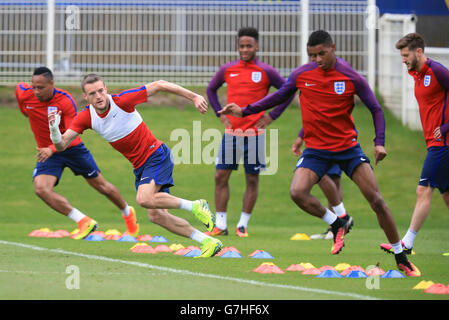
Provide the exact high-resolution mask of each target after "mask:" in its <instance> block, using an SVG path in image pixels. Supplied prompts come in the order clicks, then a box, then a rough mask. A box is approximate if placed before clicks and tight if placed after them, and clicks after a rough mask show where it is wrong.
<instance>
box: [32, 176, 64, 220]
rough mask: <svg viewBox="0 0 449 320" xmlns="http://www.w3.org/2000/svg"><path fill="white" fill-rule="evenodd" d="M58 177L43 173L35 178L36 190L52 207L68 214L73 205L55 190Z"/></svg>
mask: <svg viewBox="0 0 449 320" xmlns="http://www.w3.org/2000/svg"><path fill="white" fill-rule="evenodd" d="M56 181H57V177H55V176H52V175H47V174H41V175H38V176H36V177H35V178H34V181H33V183H34V192H35V193H36V195H37V196H38V197H39V198H41V199H42V200H43V201H44V202H45V203H46V204H47V205H48V206H49V207H50V208H52V209H53V210H55V211H57V212H59V213H60V214H63V215H65V216H68V215H69V213H70V212H71V211H72V209H73V207H72V206H71V205H70V203H69V202H68V200H67V199H66V198H65V197H63V196H62V195H60V194H59V193H57V192H55V191H54V189H53V188H54V186H55V184H56Z"/></svg>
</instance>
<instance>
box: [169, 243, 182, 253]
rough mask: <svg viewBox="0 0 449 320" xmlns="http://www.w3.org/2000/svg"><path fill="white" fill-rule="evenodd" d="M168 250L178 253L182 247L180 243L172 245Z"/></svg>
mask: <svg viewBox="0 0 449 320" xmlns="http://www.w3.org/2000/svg"><path fill="white" fill-rule="evenodd" d="M169 248H170V250H171V251H173V252H175V251H178V250H179V249H183V248H184V246H183V245H182V244H180V243H173V244H171V245H170V246H169Z"/></svg>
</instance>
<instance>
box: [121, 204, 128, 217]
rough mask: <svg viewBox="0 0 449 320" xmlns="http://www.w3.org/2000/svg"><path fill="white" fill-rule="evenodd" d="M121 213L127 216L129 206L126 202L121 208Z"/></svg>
mask: <svg viewBox="0 0 449 320" xmlns="http://www.w3.org/2000/svg"><path fill="white" fill-rule="evenodd" d="M122 213H123V215H124V216H125V217H127V216H129V206H128V204H126V207H125V209H123V210H122Z"/></svg>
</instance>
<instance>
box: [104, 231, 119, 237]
mask: <svg viewBox="0 0 449 320" xmlns="http://www.w3.org/2000/svg"><path fill="white" fill-rule="evenodd" d="M104 234H105V235H107V236H121V235H122V233H121V232H120V231H118V230H117V229H109V230H106V232H105V233H104Z"/></svg>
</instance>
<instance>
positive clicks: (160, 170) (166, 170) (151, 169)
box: [134, 144, 174, 193]
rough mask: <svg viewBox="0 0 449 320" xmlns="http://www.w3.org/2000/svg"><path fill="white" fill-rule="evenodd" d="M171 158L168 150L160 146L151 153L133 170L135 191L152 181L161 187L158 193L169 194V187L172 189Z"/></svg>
mask: <svg viewBox="0 0 449 320" xmlns="http://www.w3.org/2000/svg"><path fill="white" fill-rule="evenodd" d="M173 167H174V162H173V156H172V153H171V151H170V148H169V147H167V145H166V144H162V145H161V146H160V147H159V148H157V150H156V151H155V152H153V153H152V154H151V155H150V156H149V157H148V159H147V161H145V163H144V164H143V165H141V166H140V167H139V168H137V169H134V175H135V176H136V181H135V185H136V190H137V189H138V188H139V186H140V185H141V184H146V183H150V182H151V181H152V180H154V182H155V183H156V185H161V186H162V187H161V189H160V190H159V192H166V193H170V189H169V188H170V187H173V186H174V184H173Z"/></svg>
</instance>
